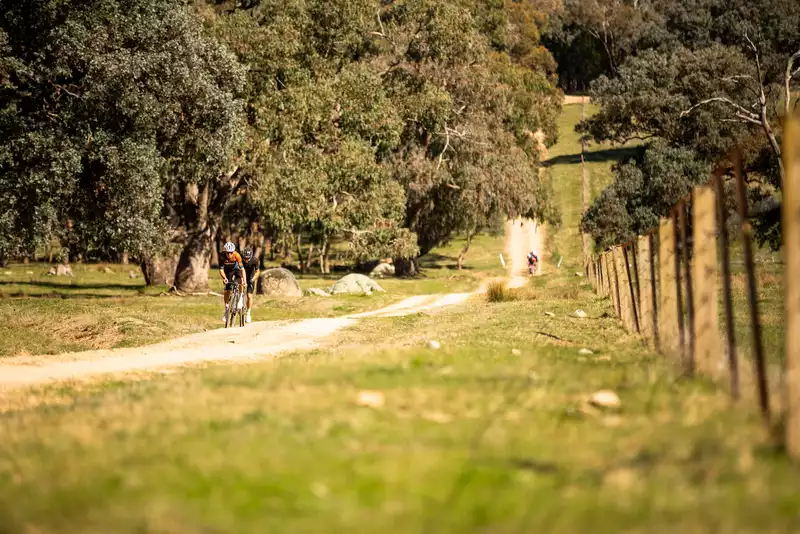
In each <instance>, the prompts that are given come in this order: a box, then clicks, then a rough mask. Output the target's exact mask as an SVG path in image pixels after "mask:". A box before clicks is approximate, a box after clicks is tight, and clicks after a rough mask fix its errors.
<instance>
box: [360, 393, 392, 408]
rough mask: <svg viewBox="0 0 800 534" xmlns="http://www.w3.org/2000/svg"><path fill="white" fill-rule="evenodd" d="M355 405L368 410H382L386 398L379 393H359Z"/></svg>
mask: <svg viewBox="0 0 800 534" xmlns="http://www.w3.org/2000/svg"><path fill="white" fill-rule="evenodd" d="M356 403H357V404H358V405H359V406H367V407H368V408H382V407H383V405H384V404H386V397H384V395H383V393H381V392H380V391H360V392H359V393H358V398H357V399H356Z"/></svg>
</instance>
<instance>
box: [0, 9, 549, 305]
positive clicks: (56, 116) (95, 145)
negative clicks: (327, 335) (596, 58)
mask: <svg viewBox="0 0 800 534" xmlns="http://www.w3.org/2000/svg"><path fill="white" fill-rule="evenodd" d="M545 24H546V17H543V16H542V14H541V13H540V12H539V11H537V10H536V9H534V8H533V4H532V3H531V2H500V1H492V2H483V1H477V0H446V1H433V0H422V1H415V2H410V1H402V0H395V1H388V2H387V1H379V0H330V1H323V0H306V1H301V0H237V1H233V0H208V1H206V0H195V1H194V2H184V1H181V0H119V1H118V0H90V1H78V0H37V1H36V2H23V1H21V0H0V49H1V50H0V52H2V66H0V69H2V71H0V73H1V74H2V77H3V79H2V86H1V87H0V91H2V92H1V93H0V100H1V101H0V116H1V117H2V120H0V129H2V133H3V134H4V135H5V139H6V141H7V142H6V143H5V144H4V146H3V148H2V149H0V166H2V169H0V191H1V192H2V193H3V194H2V195H0V208H2V214H3V215H2V216H0V229H2V230H3V231H2V237H0V258H2V257H9V256H21V255H31V254H32V253H33V252H34V251H35V249H36V247H37V246H39V245H41V244H42V243H45V242H50V241H51V239H52V238H54V237H55V238H57V239H58V240H59V241H60V242H61V243H62V244H63V245H64V246H65V247H67V248H68V250H69V251H70V253H71V255H72V256H75V257H78V256H82V257H87V256H88V255H90V254H92V253H96V252H97V251H102V253H103V254H110V253H120V252H121V251H127V252H129V253H131V254H132V255H135V256H136V257H137V258H139V259H140V260H141V261H142V262H143V263H144V264H146V265H147V264H150V263H152V262H155V261H158V258H159V257H162V256H165V255H166V256H169V255H170V254H171V253H172V252H170V250H171V249H172V248H175V247H177V250H178V252H180V257H179V261H178V266H177V270H176V274H175V277H174V278H175V285H176V286H177V287H178V288H179V289H183V290H188V291H194V290H202V289H203V288H204V287H206V284H207V273H208V267H209V265H210V258H211V256H212V253H213V248H214V246H215V245H214V240H215V239H217V240H219V239H220V238H222V237H224V238H230V237H232V236H231V235H230V231H232V230H236V231H239V230H243V229H246V231H250V229H252V228H260V229H262V231H263V232H267V233H269V235H270V238H272V239H274V240H276V241H278V240H280V241H282V242H286V243H290V242H291V243H293V244H294V246H296V247H297V249H298V251H300V252H301V253H302V244H301V243H302V242H305V243H311V244H314V245H316V246H317V247H319V248H320V249H321V250H322V255H323V259H322V262H321V263H322V266H323V269H325V268H326V263H327V255H328V251H329V249H330V246H331V244H332V243H333V242H339V241H341V240H344V241H345V242H347V243H348V244H349V245H350V251H351V254H352V257H353V259H354V260H362V259H366V258H370V257H376V256H378V255H380V256H395V257H398V258H406V259H413V258H415V257H416V256H417V255H418V254H419V253H424V252H427V251H428V250H430V249H431V248H432V247H434V246H437V245H439V244H441V243H444V242H446V241H448V240H449V239H451V238H452V237H453V236H454V235H455V234H456V233H458V232H466V233H468V234H469V233H474V232H477V231H479V230H480V229H481V228H483V227H485V226H486V225H487V224H488V223H489V221H492V220H494V219H496V218H497V217H501V216H515V215H518V214H527V215H531V216H536V217H537V218H540V219H543V220H555V219H556V218H557V214H556V213H555V211H554V210H553V209H552V207H551V205H550V202H549V198H548V191H547V188H546V187H545V186H544V184H543V183H542V182H541V181H540V180H539V173H538V151H537V147H538V143H539V140H540V139H542V138H543V139H544V140H545V142H546V143H552V142H554V141H555V137H556V132H557V129H556V117H557V115H558V112H559V109H560V92H559V91H558V90H557V89H556V88H555V85H554V82H555V78H554V69H555V65H554V62H553V60H552V57H551V56H550V54H549V53H548V52H547V50H545V49H544V48H543V47H542V46H541V43H540V41H539V39H540V33H541V29H542V28H543V27H544V25H545ZM256 223H257V224H256Z"/></svg>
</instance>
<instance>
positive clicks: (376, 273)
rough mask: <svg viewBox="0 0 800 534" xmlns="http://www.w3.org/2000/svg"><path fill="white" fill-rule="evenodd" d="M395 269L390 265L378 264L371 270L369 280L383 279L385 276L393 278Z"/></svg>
mask: <svg viewBox="0 0 800 534" xmlns="http://www.w3.org/2000/svg"><path fill="white" fill-rule="evenodd" d="M394 273H395V269H394V265H392V264H391V263H379V264H378V265H376V266H375V268H374V269H372V272H371V273H370V274H369V276H370V277H371V278H383V277H385V276H394Z"/></svg>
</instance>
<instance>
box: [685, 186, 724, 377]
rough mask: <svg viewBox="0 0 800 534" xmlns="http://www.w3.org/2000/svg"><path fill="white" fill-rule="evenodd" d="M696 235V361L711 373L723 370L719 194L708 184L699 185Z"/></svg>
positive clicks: (694, 250) (694, 253)
mask: <svg viewBox="0 0 800 534" xmlns="http://www.w3.org/2000/svg"><path fill="white" fill-rule="evenodd" d="M693 198H694V210H693V221H692V235H693V237H694V243H693V249H692V250H693V254H692V262H693V265H692V271H693V273H692V285H693V292H692V293H693V300H694V304H695V313H694V316H693V323H694V324H693V325H692V328H694V362H695V365H696V366H697V370H698V371H699V372H700V373H703V374H705V375H708V376H714V375H716V374H717V373H718V372H719V369H720V364H721V363H722V362H721V360H720V355H721V347H720V338H719V305H718V303H717V301H718V298H719V297H718V293H717V291H718V290H717V288H718V284H717V278H718V276H719V264H718V262H717V239H716V238H717V236H716V226H717V225H716V219H717V217H716V196H715V194H714V190H713V189H712V188H711V187H708V186H696V187H695V188H694V192H693Z"/></svg>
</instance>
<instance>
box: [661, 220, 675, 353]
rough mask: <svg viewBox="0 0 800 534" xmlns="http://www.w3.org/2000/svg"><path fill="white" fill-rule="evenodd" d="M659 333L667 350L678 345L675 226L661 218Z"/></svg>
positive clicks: (673, 348)
mask: <svg viewBox="0 0 800 534" xmlns="http://www.w3.org/2000/svg"><path fill="white" fill-rule="evenodd" d="M658 278H659V293H660V295H659V296H660V299H659V303H658V334H659V340H660V341H661V346H662V348H663V349H664V350H665V351H669V352H673V353H674V351H675V349H676V348H677V346H678V305H677V300H676V297H675V285H676V282H677V280H676V278H675V226H674V225H673V224H672V219H671V218H667V219H661V221H660V223H659V226H658Z"/></svg>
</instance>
